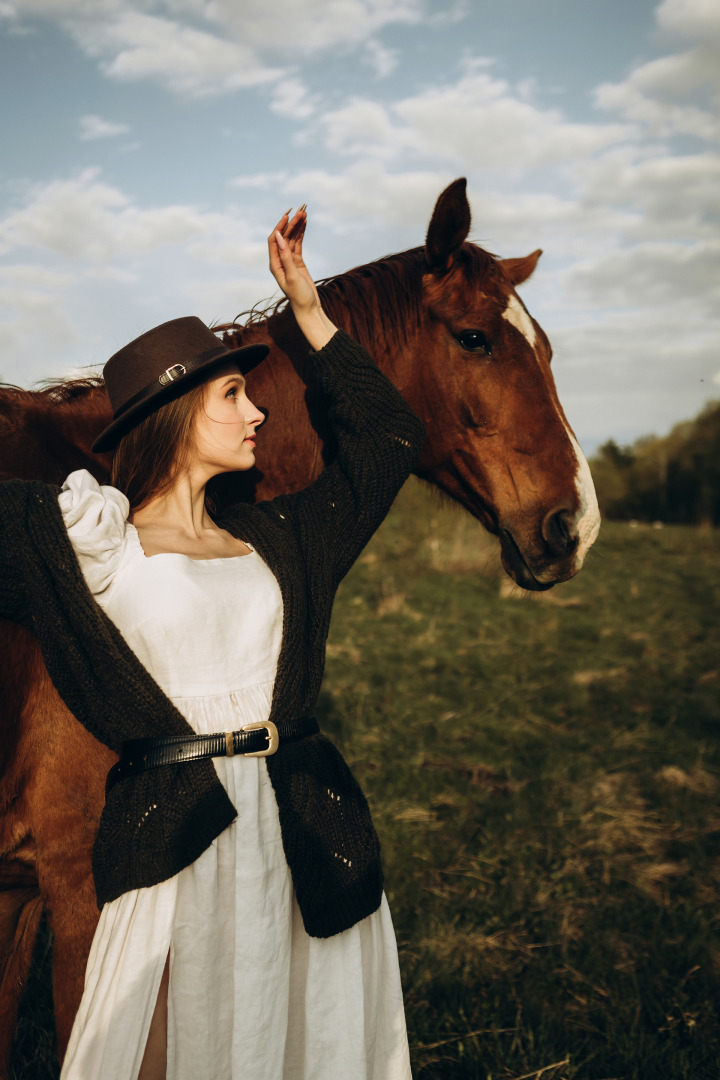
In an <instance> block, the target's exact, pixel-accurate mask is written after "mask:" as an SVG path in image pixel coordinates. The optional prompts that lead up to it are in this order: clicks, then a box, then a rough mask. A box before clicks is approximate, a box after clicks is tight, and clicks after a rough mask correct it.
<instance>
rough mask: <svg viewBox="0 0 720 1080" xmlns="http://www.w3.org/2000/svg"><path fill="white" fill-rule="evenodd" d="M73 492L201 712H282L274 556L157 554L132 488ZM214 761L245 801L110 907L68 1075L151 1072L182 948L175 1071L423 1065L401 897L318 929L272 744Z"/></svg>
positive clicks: (269, 1076) (72, 504)
mask: <svg viewBox="0 0 720 1080" xmlns="http://www.w3.org/2000/svg"><path fill="white" fill-rule="evenodd" d="M59 501H60V509H61V511H62V513H63V518H64V521H65V525H66V527H67V530H68V535H69V537H70V540H71V542H72V545H73V547H74V550H75V553H76V555H77V556H78V560H79V562H80V566H81V569H82V572H83V575H84V577H85V580H86V582H87V584H88V586H89V588H90V590H91V592H92V593H93V595H94V597H95V599H96V600H97V602H98V603H99V604H100V605H101V607H102V608H103V609H104V611H105V612H106V614H107V615H108V616H109V617H110V618H111V619H112V620H113V622H114V623H115V624H116V626H117V627H118V628H119V629H120V631H121V633H122V634H123V636H124V638H125V640H126V641H127V642H128V644H129V645H130V647H131V648H132V650H133V651H134V652H135V654H136V656H137V657H138V659H139V660H140V661H141V663H142V664H143V665H144V666H145V667H146V668H147V670H148V671H149V672H150V674H151V675H152V676H153V678H154V679H155V681H156V682H157V683H158V684H159V686H160V687H161V688H162V690H163V691H164V692H165V694H166V695H167V696H168V697H169V698H170V699H171V700H172V701H173V703H174V704H175V706H176V707H177V708H178V709H179V711H180V712H181V713H182V714H183V715H184V716H185V717H186V718H187V720H188V721H189V723H190V724H191V726H192V727H193V728H194V729H195V730H196V731H197V732H198V733H210V732H217V731H231V730H237V729H238V728H240V727H242V726H243V725H244V724H248V723H253V722H257V721H263V720H266V719H267V717H268V715H269V712H270V704H271V697H272V689H273V682H274V678H275V673H276V668H277V660H278V654H279V651H280V645H281V638H282V614H283V611H282V597H281V594H280V589H279V587H278V584H277V581H276V580H275V577H274V575H273V574H272V572H271V571H270V569H269V568H268V567H267V566H266V564H265V563H264V562H263V560H262V559H261V558H260V556H259V554H258V553H257V552H256V551H254V550H251V552H250V554H247V555H242V556H236V557H230V558H219V559H205V560H195V559H191V558H189V557H187V556H185V555H180V554H176V553H165V554H160V555H153V556H151V557H147V556H146V555H145V553H144V551H143V549H142V546H141V544H140V540H139V537H138V534H137V532H136V530H135V528H134V527H133V526H132V525H131V524H130V523H129V522H128V521H127V517H128V513H129V504H128V501H127V499H126V497H125V496H124V495H123V494H122V493H121V492H120V491H118V490H117V489H115V488H112V487H108V486H102V487H101V486H100V485H99V484H98V483H97V481H95V480H94V479H93V477H92V476H91V475H90V473H89V472H87V471H85V470H80V471H78V472H74V473H71V474H70V476H69V477H68V479H67V480H66V482H65V484H64V486H63V490H62V492H61V494H60V497H59ZM213 761H214V764H215V768H216V769H217V772H218V775H219V778H220V780H221V782H222V783H223V785H224V786H225V789H226V790H227V792H228V795H229V797H230V799H231V800H232V802H233V804H234V806H235V807H236V809H237V812H238V816H237V818H236V820H235V821H234V822H233V823H232V825H230V826H229V827H228V828H227V829H225V830H224V831H223V832H222V833H220V835H219V836H218V837H217V838H216V839H215V840H214V841H213V843H212V844H211V846H210V847H209V848H208V849H206V851H204V852H203V854H202V855H201V856H200V857H199V858H198V859H197V860H196V861H195V862H194V863H192V864H191V865H190V866H188V867H186V868H185V869H184V870H182V871H181V872H180V873H179V874H176V875H175V876H174V877H171V878H169V879H168V880H166V881H163V882H161V883H160V884H158V885H154V886H152V887H150V888H144V889H136V890H132V891H130V892H127V893H124V894H123V895H122V896H120V897H118V898H117V899H116V900H113V901H112V902H111V903H108V904H105V906H104V907H103V909H102V912H101V914H100V921H99V923H98V927H97V931H96V933H95V937H94V939H93V943H92V948H91V951H90V956H89V959H88V965H87V970H86V975H85V989H84V993H83V997H82V1001H81V1004H80V1008H79V1011H78V1014H77V1017H76V1020H75V1024H74V1027H73V1030H72V1034H71V1038H70V1043H69V1046H68V1050H67V1055H66V1058H65V1062H64V1065H63V1070H62V1074H61V1078H62V1080H100V1078H102V1080H135V1078H136V1077H137V1074H138V1071H139V1069H140V1064H141V1061H142V1055H143V1051H144V1048H145V1043H146V1041H147V1035H148V1030H149V1026H150V1020H151V1017H152V1012H153V1009H154V1006H155V1001H156V999H157V994H158V989H159V986H160V979H161V976H162V973H163V969H164V966H165V962H166V959H167V957H168V955H169V956H170V986H169V992H168V1067H167V1077H168V1080H338V1078H342V1080H407V1078H409V1077H410V1075H411V1074H410V1064H409V1053H408V1044H407V1035H406V1030H405V1018H404V1012H403V1004H402V991H401V986H400V974H399V967H398V958H397V949H396V944H395V936H394V932H393V928H392V922H391V918H390V912H389V909H388V906H387V901H386V899H385V897H384V896H383V900H382V904H381V907H380V908H379V910H378V911H376V912H375V913H374V914H372V915H370V916H368V917H367V918H366V919H363V920H362V921H361V922H359V923H357V924H356V925H355V926H353V927H351V928H350V929H349V930H346V931H344V932H343V933H341V934H337V935H335V936H334V937H331V938H312V937H310V936H309V935H308V934H307V933H306V932H305V929H304V927H303V924H302V918H301V916H300V912H299V908H298V906H297V902H296V900H295V896H294V891H293V886H292V880H291V877H290V871H289V869H288V866H287V863H286V861H285V855H284V852H283V847H282V841H281V836H280V825H279V820H278V811H277V804H276V801H275V796H274V792H273V788H272V785H271V783H270V779H269V777H268V773H267V769H266V765H265V761H264V759H263V758H246V757H242V756H239V755H238V756H235V757H233V758H225V757H222V758H214V759H213Z"/></svg>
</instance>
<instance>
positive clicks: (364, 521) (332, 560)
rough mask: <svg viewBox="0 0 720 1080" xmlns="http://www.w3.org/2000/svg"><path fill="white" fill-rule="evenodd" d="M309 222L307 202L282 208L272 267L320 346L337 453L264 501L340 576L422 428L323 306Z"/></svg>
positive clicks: (403, 471)
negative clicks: (290, 211) (300, 486)
mask: <svg viewBox="0 0 720 1080" xmlns="http://www.w3.org/2000/svg"><path fill="white" fill-rule="evenodd" d="M305 223H306V216H305V212H304V208H303V209H301V210H300V211H298V214H296V215H295V217H294V218H293V220H292V221H291V222H290V221H288V216H287V215H283V217H282V218H281V220H280V222H279V223H278V227H277V229H276V230H274V231H273V233H272V234H271V236H270V238H269V248H270V268H271V270H272V273H273V275H274V276H275V278H276V280H277V282H278V284H279V285H280V287H281V289H282V290H283V292H285V294H286V295H287V297H288V299H289V300H290V304H291V306H292V310H293V313H294V314H295V317H296V319H297V321H298V324H299V326H300V328H301V329H302V331H303V333H304V334H305V336H306V338H307V339H308V342H309V343H310V345H311V346H312V347H313V349H314V350H315V352H314V354H313V355H312V361H313V366H314V370H315V373H316V375H317V378H318V381H319V383H320V386H321V388H322V389H323V391H324V392H325V394H326V399H327V403H328V416H329V419H330V425H331V429H332V432H333V435H334V437H335V440H336V442H337V455H336V457H335V459H334V461H333V462H332V464H331V465H330V466H329V467H328V468H327V469H326V470H325V471H324V472H323V473H322V474H321V476H320V477H319V478H318V479H317V480H316V481H315V483H314V484H311V485H310V487H308V488H306V489H305V490H304V491H302V492H298V493H297V494H295V495H289V496H281V497H280V498H278V499H275V500H273V501H272V502H271V503H269V504H266V506H267V509H268V510H270V511H271V512H273V513H275V514H280V515H281V516H283V517H284V518H285V519H289V520H291V521H292V522H293V524H294V526H295V527H296V530H297V533H298V536H299V539H300V542H301V545H302V546H303V547H304V548H305V549H306V550H309V549H310V548H312V549H313V552H314V554H315V555H317V554H318V552H319V549H320V548H322V549H323V553H324V562H325V563H326V565H327V566H328V568H329V570H330V573H331V576H332V578H333V579H334V581H335V583H337V582H339V581H340V579H341V578H342V577H343V576H344V574H346V573H347V571H348V570H349V569H350V567H351V566H352V564H353V562H354V561H355V559H356V558H357V556H358V555H359V553H360V552H361V551H362V549H363V547H364V546H365V544H366V543H367V542H368V540H369V539H370V537H371V536H372V534H373V533H374V532H375V530H376V529H377V527H378V526H379V525H380V523H381V521H382V520H383V518H384V517H385V515H386V514H387V512H388V510H389V509H390V506H391V505H392V501H393V499H394V498H395V495H396V494H397V492H398V490H399V489H400V488H401V487H402V485H403V483H404V482H405V480H406V479H407V477H408V476H409V474H410V471H411V469H412V467H413V465H414V463H415V461H416V460H417V456H418V454H419V453H420V449H421V447H422V443H423V438H424V433H425V432H424V427H423V425H422V423H421V422H420V420H418V418H417V417H416V416H415V414H414V413H413V411H412V410H411V408H410V406H409V405H408V404H407V402H406V401H405V399H404V398H403V397H402V395H401V394H400V393H399V391H398V390H397V389H396V388H395V387H394V386H393V384H392V383H391V382H390V380H389V379H388V378H387V377H386V376H385V375H384V374H383V373H382V372H381V371H379V370H378V368H377V367H376V365H375V364H374V363H373V361H372V359H371V358H370V356H369V355H368V353H367V352H366V351H365V349H363V348H362V347H361V346H360V345H358V343H357V342H355V341H353V339H352V338H351V337H349V336H348V335H347V334H346V333H344V332H343V331H339V330H338V329H337V327H335V326H334V324H333V323H332V322H331V321H330V319H328V317H327V315H326V314H325V312H324V311H323V309H322V305H321V303H320V298H319V296H318V293H317V289H316V287H315V283H314V282H313V281H312V278H311V277H310V274H309V272H308V270H307V268H306V266H305V264H304V262H303V258H302V239H303V234H304V231H305ZM283 243H284V244H285V246H284V247H283Z"/></svg>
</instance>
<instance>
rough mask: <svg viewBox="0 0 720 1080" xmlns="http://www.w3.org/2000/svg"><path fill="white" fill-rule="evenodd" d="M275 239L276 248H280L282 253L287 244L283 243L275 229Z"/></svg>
mask: <svg viewBox="0 0 720 1080" xmlns="http://www.w3.org/2000/svg"><path fill="white" fill-rule="evenodd" d="M275 239H276V240H277V246H278V247H279V248H280V250H281V251H284V250H285V248H286V247H287V244H286V243H285V241H284V240H283V238H282V236H281V235H280V233H279V232H278V231H277V229H276V230H275Z"/></svg>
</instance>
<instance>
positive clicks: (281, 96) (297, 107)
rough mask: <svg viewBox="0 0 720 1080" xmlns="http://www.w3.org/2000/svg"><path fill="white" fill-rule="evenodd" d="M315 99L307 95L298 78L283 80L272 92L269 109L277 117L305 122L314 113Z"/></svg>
mask: <svg viewBox="0 0 720 1080" xmlns="http://www.w3.org/2000/svg"><path fill="white" fill-rule="evenodd" d="M317 100H318V99H317V97H315V98H314V97H312V96H311V95H310V94H309V93H308V89H307V86H306V85H305V83H304V82H303V81H302V79H298V78H288V79H283V80H282V81H281V82H279V83H278V84H277V85H276V86H275V89H274V91H273V95H272V101H271V102H270V108H271V109H272V111H273V112H275V113H277V114H278V115H279V116H287V117H289V118H290V119H292V120H307V118H308V117H310V116H312V114H313V113H314V112H315V106H316V102H317Z"/></svg>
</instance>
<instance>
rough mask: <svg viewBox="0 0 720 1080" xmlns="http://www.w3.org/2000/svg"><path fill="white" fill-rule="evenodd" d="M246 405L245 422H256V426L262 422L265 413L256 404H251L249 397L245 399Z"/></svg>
mask: <svg viewBox="0 0 720 1080" xmlns="http://www.w3.org/2000/svg"><path fill="white" fill-rule="evenodd" d="M247 405H248V408H247V411H246V413H245V423H246V424H257V426H258V427H259V426H260V424H264V423H265V418H266V416H267V413H266V412H264V411H263V410H262V409H258V407H257V405H253V403H252V401H251V400H250V398H248V399H247Z"/></svg>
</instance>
